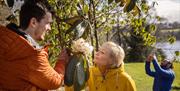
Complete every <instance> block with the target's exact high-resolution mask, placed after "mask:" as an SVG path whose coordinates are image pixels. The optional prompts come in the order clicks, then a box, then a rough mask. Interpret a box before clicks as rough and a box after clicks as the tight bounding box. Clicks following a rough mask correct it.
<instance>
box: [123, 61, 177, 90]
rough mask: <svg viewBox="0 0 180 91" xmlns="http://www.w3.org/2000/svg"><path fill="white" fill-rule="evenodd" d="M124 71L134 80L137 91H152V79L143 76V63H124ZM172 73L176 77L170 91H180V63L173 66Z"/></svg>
mask: <svg viewBox="0 0 180 91" xmlns="http://www.w3.org/2000/svg"><path fill="white" fill-rule="evenodd" d="M151 67H152V65H151ZM125 70H126V72H127V73H128V74H129V75H131V77H132V78H133V79H134V80H135V83H136V86H137V91H152V84H153V78H152V77H149V76H148V75H146V74H145V69H144V63H125ZM174 71H175V75H176V77H175V80H174V82H173V87H172V88H173V89H172V90H171V91H180V63H175V64H174Z"/></svg>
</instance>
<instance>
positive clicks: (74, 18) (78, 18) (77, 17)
mask: <svg viewBox="0 0 180 91" xmlns="http://www.w3.org/2000/svg"><path fill="white" fill-rule="evenodd" d="M77 20H82V17H81V16H75V17H71V18H67V19H64V20H62V21H64V22H66V23H67V24H69V25H73V24H74V23H75V22H76V21H77Z"/></svg>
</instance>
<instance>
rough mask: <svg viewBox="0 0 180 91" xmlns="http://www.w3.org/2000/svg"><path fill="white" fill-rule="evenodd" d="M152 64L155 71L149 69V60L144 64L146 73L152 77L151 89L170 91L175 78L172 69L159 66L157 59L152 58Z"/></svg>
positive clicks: (154, 90)
mask: <svg viewBox="0 0 180 91" xmlns="http://www.w3.org/2000/svg"><path fill="white" fill-rule="evenodd" d="M153 65H154V69H155V71H151V69H150V62H146V64H145V69H146V74H148V75H149V76H151V77H154V84H153V91H170V90H171V85H172V83H173V80H174V78H175V75H174V71H173V70H172V69H165V68H161V67H160V66H159V65H158V62H157V60H153Z"/></svg>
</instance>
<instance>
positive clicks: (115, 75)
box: [65, 65, 136, 91]
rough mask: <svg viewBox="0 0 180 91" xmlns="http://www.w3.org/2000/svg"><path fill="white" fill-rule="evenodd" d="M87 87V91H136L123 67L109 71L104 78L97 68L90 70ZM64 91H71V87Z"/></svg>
mask: <svg viewBox="0 0 180 91" xmlns="http://www.w3.org/2000/svg"><path fill="white" fill-rule="evenodd" d="M87 85H88V87H87V88H88V89H89V90H88V91H136V85H135V82H134V81H133V79H132V78H131V77H130V76H129V75H128V74H127V73H126V72H125V71H124V65H121V67H119V68H114V69H110V70H109V71H108V73H107V74H106V76H104V77H103V76H102V74H101V72H100V70H99V69H98V68H97V67H92V68H90V78H89V80H88V82H87ZM65 89H66V91H73V89H72V87H71V88H70V87H66V88H65Z"/></svg>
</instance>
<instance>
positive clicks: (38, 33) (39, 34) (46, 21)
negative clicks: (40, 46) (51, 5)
mask: <svg viewBox="0 0 180 91" xmlns="http://www.w3.org/2000/svg"><path fill="white" fill-rule="evenodd" d="M51 22H52V14H51V13H50V12H47V13H46V15H45V16H44V18H43V19H41V20H40V22H38V23H37V27H36V29H35V34H34V35H35V40H44V37H45V34H46V32H47V31H50V30H51V26H50V23H51Z"/></svg>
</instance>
